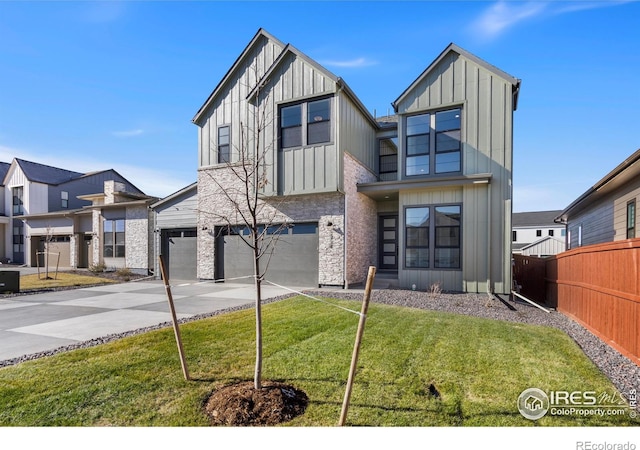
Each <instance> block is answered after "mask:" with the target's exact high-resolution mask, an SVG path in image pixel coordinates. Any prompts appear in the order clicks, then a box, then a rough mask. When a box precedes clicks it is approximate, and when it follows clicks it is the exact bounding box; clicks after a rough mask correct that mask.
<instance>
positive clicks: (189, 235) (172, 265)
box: [167, 230, 198, 280]
mask: <svg viewBox="0 0 640 450" xmlns="http://www.w3.org/2000/svg"><path fill="white" fill-rule="evenodd" d="M167 239H168V249H167V250H168V252H169V257H168V260H169V263H168V266H169V267H168V269H169V278H170V279H172V280H195V279H196V263H197V254H198V252H197V249H198V238H197V237H196V236H195V230H194V231H184V232H171V233H170V234H169V236H168V238H167Z"/></svg>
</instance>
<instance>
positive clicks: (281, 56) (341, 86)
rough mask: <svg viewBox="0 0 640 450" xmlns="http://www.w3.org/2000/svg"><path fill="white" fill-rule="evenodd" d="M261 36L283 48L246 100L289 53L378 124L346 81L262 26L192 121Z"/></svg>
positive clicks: (267, 79)
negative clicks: (322, 75)
mask: <svg viewBox="0 0 640 450" xmlns="http://www.w3.org/2000/svg"><path fill="white" fill-rule="evenodd" d="M262 37H264V38H266V39H268V40H272V41H274V42H275V43H276V44H278V45H280V46H282V47H283V48H282V51H281V52H280V54H279V55H278V56H277V57H276V58H275V59H274V61H273V63H272V64H271V66H270V67H269V68H268V69H267V71H266V72H265V73H264V75H263V76H262V77H261V78H260V80H259V81H258V83H256V86H255V87H254V88H253V89H252V90H251V92H249V94H248V95H247V98H246V100H248V101H251V100H252V99H253V98H254V97H255V96H256V95H257V93H258V91H259V90H260V89H262V88H263V87H264V86H265V85H266V84H267V83H268V81H269V80H270V79H271V76H272V74H273V72H274V71H275V70H276V69H277V68H278V67H279V66H280V65H281V64H282V62H283V61H285V60H286V57H287V56H289V55H294V56H295V57H296V58H300V59H302V60H304V61H305V62H306V63H307V64H309V65H311V66H313V67H314V68H315V69H317V70H318V71H320V72H322V73H323V74H324V75H325V76H326V77H327V78H329V79H331V80H333V81H334V82H335V83H336V85H337V86H338V88H339V89H341V90H343V91H344V92H345V94H346V95H348V96H349V98H350V99H351V100H352V101H353V102H354V104H355V105H356V106H357V107H358V108H359V109H360V111H361V112H362V113H363V114H364V115H365V117H366V118H367V119H368V120H369V121H370V122H371V124H372V125H373V126H376V127H377V126H378V123H377V122H376V120H375V119H374V118H373V116H372V115H371V113H370V112H369V111H368V110H367V108H366V107H365V106H364V105H363V104H362V102H361V101H360V99H359V98H358V97H357V96H356V95H355V94H354V92H353V91H352V90H351V88H350V87H349V86H348V85H347V83H346V82H345V81H344V80H343V79H342V78H341V77H337V76H336V75H334V74H333V73H332V72H331V71H329V70H327V69H326V68H325V67H323V66H322V65H321V64H319V63H318V62H317V61H315V60H314V59H312V58H310V57H308V56H307V55H305V54H304V53H303V52H301V51H300V50H298V49H297V48H295V47H294V46H293V45H291V44H286V45H285V44H283V43H282V42H281V41H280V40H278V39H276V38H275V37H273V36H272V35H271V34H269V33H267V32H266V31H265V30H264V29H262V28H260V29H259V30H258V32H257V33H256V35H255V36H254V37H253V39H251V42H249V44H248V45H247V47H246V48H245V49H244V51H243V52H242V53H241V54H240V56H239V57H238V59H237V60H236V61H235V63H234V64H233V65H232V66H231V68H230V69H229V71H228V72H227V73H226V74H225V76H224V77H223V78H222V80H221V81H220V83H218V85H217V86H216V88H215V89H214V90H213V92H212V93H211V95H209V98H207V101H206V102H205V103H204V104H203V105H202V106H201V107H200V109H199V110H198V112H197V113H196V115H195V116H194V118H193V119H192V120H191V121H192V122H193V123H196V124H197V123H198V122H199V121H200V119H201V118H202V116H203V115H204V112H205V111H206V110H207V109H208V108H209V106H210V105H211V103H212V102H213V100H214V99H215V98H216V97H217V95H218V93H219V91H220V89H222V87H223V86H224V85H225V84H226V83H227V81H228V80H229V79H230V78H231V76H232V74H233V73H234V72H235V70H236V68H237V67H238V66H239V65H240V63H241V62H242V61H243V60H244V58H245V56H246V55H247V54H249V53H250V52H251V49H252V48H253V46H254V45H255V44H256V42H258V41H259V40H260V38H262Z"/></svg>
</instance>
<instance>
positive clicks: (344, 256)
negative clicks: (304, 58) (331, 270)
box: [331, 78, 349, 289]
mask: <svg viewBox="0 0 640 450" xmlns="http://www.w3.org/2000/svg"><path fill="white" fill-rule="evenodd" d="M336 85H337V86H338V89H337V90H336V96H335V99H336V101H335V102H334V103H335V108H336V114H335V115H336V126H335V130H336V138H335V143H336V151H337V153H338V154H339V155H341V156H342V160H341V161H340V160H339V161H338V164H337V166H338V167H337V168H336V170H338V172H339V173H338V174H337V175H338V180H341V181H342V183H341V184H342V192H343V195H344V220H343V221H342V222H343V225H342V228H343V233H342V288H343V289H349V281H348V280H347V255H348V253H347V217H349V216H348V214H347V190H346V189H345V180H344V154H343V151H342V149H341V147H340V126H339V125H340V103H341V99H340V93H341V92H342V90H343V86H342V82H341V79H340V78H338V80H337V82H336ZM339 191H340V186H338V192H339ZM333 232H334V231H333V228H332V229H331V233H333Z"/></svg>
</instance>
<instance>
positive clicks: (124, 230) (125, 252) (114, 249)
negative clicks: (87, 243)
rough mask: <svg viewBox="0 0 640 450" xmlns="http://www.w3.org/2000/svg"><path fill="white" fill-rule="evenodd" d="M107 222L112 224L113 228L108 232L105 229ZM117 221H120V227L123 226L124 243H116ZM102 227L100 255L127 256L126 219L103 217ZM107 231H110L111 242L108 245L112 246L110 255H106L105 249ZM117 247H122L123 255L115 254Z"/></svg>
mask: <svg viewBox="0 0 640 450" xmlns="http://www.w3.org/2000/svg"><path fill="white" fill-rule="evenodd" d="M108 222H111V223H112V224H113V225H112V226H113V229H112V230H111V231H109V232H107V231H106V229H105V228H106V226H105V225H106V224H107V223H108ZM118 222H122V227H123V231H122V233H123V235H124V244H122V245H118V244H117V234H118V226H117V223H118ZM102 225H103V228H102V257H103V258H110V259H112V258H113V259H124V258H126V257H127V221H126V219H124V218H118V219H104V222H103V224H102ZM107 233H111V234H112V238H113V240H112V243H111V244H109V246H110V247H113V249H112V251H113V253H112V255H111V256H106V249H107V243H106V239H105V236H106V235H107ZM117 247H123V255H122V256H116V254H117V251H116V248H117Z"/></svg>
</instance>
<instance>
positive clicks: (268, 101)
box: [198, 36, 375, 195]
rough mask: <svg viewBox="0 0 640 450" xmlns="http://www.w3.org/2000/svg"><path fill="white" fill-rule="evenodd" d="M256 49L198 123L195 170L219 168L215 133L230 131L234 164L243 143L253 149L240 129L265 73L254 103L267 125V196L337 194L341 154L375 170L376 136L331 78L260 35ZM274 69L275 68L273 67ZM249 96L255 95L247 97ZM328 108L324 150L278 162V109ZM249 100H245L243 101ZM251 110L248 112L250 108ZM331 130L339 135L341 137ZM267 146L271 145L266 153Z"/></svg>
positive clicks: (305, 150)
mask: <svg viewBox="0 0 640 450" xmlns="http://www.w3.org/2000/svg"><path fill="white" fill-rule="evenodd" d="M260 39H261V40H260V41H259V45H256V46H255V48H254V50H253V51H251V52H249V53H247V54H246V55H245V57H244V60H243V61H242V64H240V65H239V67H238V68H237V69H236V73H235V75H234V76H231V77H228V78H229V81H228V84H227V85H224V84H222V85H221V87H220V88H219V91H218V92H217V94H216V95H215V98H213V99H212V102H211V104H210V105H209V106H207V108H206V114H204V116H205V117H200V118H198V123H199V124H200V134H199V148H200V167H207V166H215V165H216V164H217V163H218V154H217V142H216V141H217V129H218V127H219V126H223V125H230V126H231V152H232V159H233V160H237V159H238V149H239V148H240V146H241V142H242V139H247V135H248V136H249V140H248V141H247V142H248V144H246V145H248V148H250V149H251V150H252V151H253V149H254V147H255V144H254V143H253V137H252V133H246V130H245V136H244V137H243V136H242V131H243V130H241V127H240V126H239V124H243V127H244V126H245V124H249V125H250V126H253V124H254V117H253V116H254V114H253V111H256V110H257V109H256V107H255V103H256V96H255V91H253V92H252V90H253V88H254V87H255V86H256V73H255V72H256V70H257V71H258V73H259V75H258V76H259V78H261V77H263V76H264V75H265V74H266V73H267V72H268V76H267V77H266V78H267V80H266V82H265V83H264V85H263V87H262V89H261V91H260V93H259V96H258V97H259V98H258V99H257V100H258V101H259V102H260V108H259V109H260V110H261V111H264V112H265V126H264V127H263V130H262V133H263V134H262V136H261V138H260V139H261V144H260V148H261V151H263V152H265V154H266V160H267V161H266V162H267V167H269V171H270V173H269V174H268V175H267V178H268V179H269V180H270V183H269V184H268V185H267V188H266V190H265V194H266V195H277V194H285V195H295V194H307V193H321V192H335V191H342V190H343V186H342V172H343V170H342V151H344V150H346V151H348V152H349V153H351V154H352V155H353V156H354V157H356V158H357V159H358V160H360V161H361V162H362V163H363V164H365V165H366V166H367V167H369V168H370V169H371V170H373V168H374V167H375V154H374V153H375V152H374V150H375V129H374V127H373V125H372V120H371V119H370V118H367V117H366V116H365V114H366V113H363V112H362V111H361V110H360V109H359V108H358V106H357V105H356V104H355V103H354V102H353V101H352V100H351V99H350V98H349V96H348V95H347V94H346V93H345V91H344V90H343V89H342V86H341V84H340V83H339V82H338V80H339V79H338V78H336V77H335V76H334V75H332V74H331V73H329V72H327V71H326V70H325V69H323V68H322V67H321V66H319V65H317V64H316V63H315V62H313V61H312V60H311V59H309V58H307V57H306V56H304V54H302V53H300V52H299V51H297V50H296V49H295V48H293V47H287V48H286V51H285V48H284V47H283V46H282V45H281V44H280V43H278V42H277V41H274V40H272V39H268V38H267V37H266V36H260ZM274 63H275V64H274ZM250 94H254V95H253V96H251V95H250ZM325 95H326V96H329V97H331V98H332V101H331V121H332V123H331V130H332V131H331V141H330V142H328V143H326V144H319V145H310V146H303V147H295V148H290V149H285V150H284V151H282V152H281V155H280V157H278V149H277V148H276V145H277V144H276V143H277V142H278V139H277V135H278V117H277V112H278V107H279V106H280V105H283V104H287V103H290V102H296V101H304V100H309V99H313V98H316V97H319V96H325ZM247 97H249V100H247ZM252 104H253V105H254V106H253V107H251V106H247V105H252ZM336 130H343V131H342V132H340V133H338V132H337V131H336ZM264 145H269V146H270V147H269V148H265V147H264Z"/></svg>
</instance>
